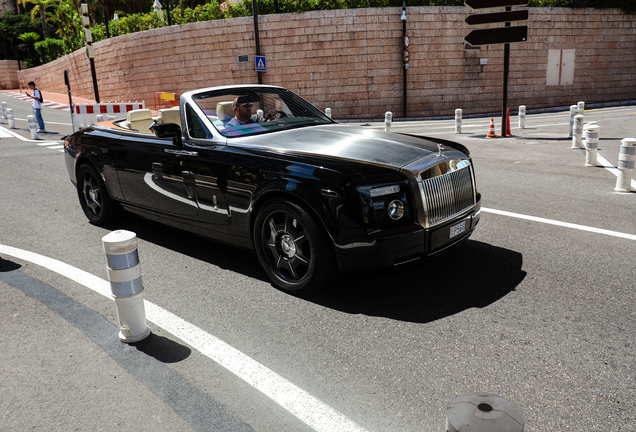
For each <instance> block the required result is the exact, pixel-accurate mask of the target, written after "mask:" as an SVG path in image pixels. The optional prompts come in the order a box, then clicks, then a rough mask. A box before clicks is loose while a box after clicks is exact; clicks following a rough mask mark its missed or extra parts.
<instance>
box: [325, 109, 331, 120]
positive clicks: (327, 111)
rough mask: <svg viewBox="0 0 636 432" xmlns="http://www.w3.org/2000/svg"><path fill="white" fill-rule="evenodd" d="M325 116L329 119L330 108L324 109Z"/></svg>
mask: <svg viewBox="0 0 636 432" xmlns="http://www.w3.org/2000/svg"><path fill="white" fill-rule="evenodd" d="M325 115H326V116H327V117H329V118H331V108H325Z"/></svg>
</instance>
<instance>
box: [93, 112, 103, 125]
mask: <svg viewBox="0 0 636 432" xmlns="http://www.w3.org/2000/svg"><path fill="white" fill-rule="evenodd" d="M103 121H104V116H103V115H101V114H97V115H96V116H95V123H99V122H103Z"/></svg>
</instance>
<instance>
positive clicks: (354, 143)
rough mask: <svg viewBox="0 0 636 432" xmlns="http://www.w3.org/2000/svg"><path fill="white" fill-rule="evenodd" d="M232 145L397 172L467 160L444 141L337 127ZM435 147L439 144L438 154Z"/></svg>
mask: <svg viewBox="0 0 636 432" xmlns="http://www.w3.org/2000/svg"><path fill="white" fill-rule="evenodd" d="M235 142H237V143H238V142H240V143H241V144H243V145H249V146H253V147H258V148H261V149H264V150H265V149H267V150H270V151H277V152H281V153H299V154H304V155H315V156H323V157H324V156H327V157H332V158H336V159H343V160H351V161H356V162H363V163H369V164H374V165H382V166H386V167H391V168H397V169H401V168H403V167H405V166H407V165H409V164H411V163H413V162H415V161H420V164H421V163H422V162H425V161H424V160H427V159H428V160H430V164H433V163H436V162H438V161H440V156H442V158H443V159H447V158H451V157H453V158H456V157H464V158H465V157H467V155H466V154H465V153H463V152H462V151H460V150H457V149H455V148H452V147H450V146H449V145H452V143H450V142H448V141H445V140H439V139H434V138H423V137H416V136H410V135H404V134H398V133H392V132H385V131H383V130H378V129H371V128H368V127H362V126H349V125H339V124H336V125H325V126H312V127H305V128H298V129H292V130H287V131H281V132H275V133H269V134H265V135H259V136H252V137H245V138H242V139H241V140H240V141H235ZM228 144H229V145H232V144H233V143H232V142H228ZM438 144H440V145H442V150H441V155H440V149H439V147H438ZM424 165H427V164H426V163H425V164H424Z"/></svg>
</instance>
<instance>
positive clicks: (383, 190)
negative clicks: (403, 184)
mask: <svg viewBox="0 0 636 432" xmlns="http://www.w3.org/2000/svg"><path fill="white" fill-rule="evenodd" d="M398 192H400V185H391V186H382V187H377V188H373V189H371V198H378V197H381V196H384V195H391V194H394V193H398Z"/></svg>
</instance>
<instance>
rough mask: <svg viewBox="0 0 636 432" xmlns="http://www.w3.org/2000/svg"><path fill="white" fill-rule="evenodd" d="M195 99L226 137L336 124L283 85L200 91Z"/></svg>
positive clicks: (193, 97) (194, 96)
mask: <svg viewBox="0 0 636 432" xmlns="http://www.w3.org/2000/svg"><path fill="white" fill-rule="evenodd" d="M192 99H193V100H194V101H195V102H196V104H197V105H198V106H199V107H200V108H201V110H202V111H203V112H204V113H205V114H206V115H207V117H208V118H209V119H210V121H211V122H212V124H214V127H216V129H217V130H218V131H219V132H220V133H221V134H222V135H223V136H226V137H239V136H245V135H251V134H257V133H266V132H274V131H279V130H284V129H289V128H298V127H304V126H315V125H321V124H331V123H334V121H332V120H331V119H330V118H329V117H327V116H326V115H325V114H323V113H322V112H321V111H320V110H319V109H317V108H316V107H314V106H313V105H312V104H310V103H309V102H307V101H306V100H304V99H303V98H301V97H300V96H298V95H296V94H294V93H292V92H291V91H289V90H286V89H282V88H263V87H241V88H232V89H223V90H214V91H208V92H204V93H197V94H195V95H193V96H192Z"/></svg>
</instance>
